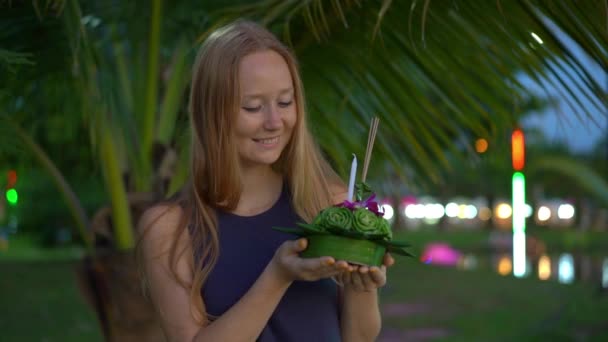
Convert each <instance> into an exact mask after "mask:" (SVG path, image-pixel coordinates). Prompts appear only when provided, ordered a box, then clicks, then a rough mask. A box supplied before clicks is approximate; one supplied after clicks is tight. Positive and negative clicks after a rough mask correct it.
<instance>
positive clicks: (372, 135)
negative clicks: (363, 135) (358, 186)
mask: <svg viewBox="0 0 608 342" xmlns="http://www.w3.org/2000/svg"><path fill="white" fill-rule="evenodd" d="M379 123H380V119H378V117H374V118H372V124H371V127H370V129H369V134H368V136H367V148H366V149H365V160H364V161H363V174H362V176H361V181H362V182H365V179H366V178H367V169H368V167H369V162H370V160H371V159H372V150H373V149H374V141H375V140H376V133H377V132H378V124H379Z"/></svg>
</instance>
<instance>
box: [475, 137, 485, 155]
mask: <svg viewBox="0 0 608 342" xmlns="http://www.w3.org/2000/svg"><path fill="white" fill-rule="evenodd" d="M487 150H488V141H487V140H486V139H484V138H480V139H477V140H476V141H475V151H477V153H484V152H485V151H487Z"/></svg>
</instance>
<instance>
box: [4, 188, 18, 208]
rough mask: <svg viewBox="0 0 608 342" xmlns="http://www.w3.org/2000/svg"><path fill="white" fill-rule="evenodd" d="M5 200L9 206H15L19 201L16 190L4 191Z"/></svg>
mask: <svg viewBox="0 0 608 342" xmlns="http://www.w3.org/2000/svg"><path fill="white" fill-rule="evenodd" d="M6 200H7V201H8V203H9V204H11V205H16V204H17V201H19V194H17V190H15V189H9V190H6Z"/></svg>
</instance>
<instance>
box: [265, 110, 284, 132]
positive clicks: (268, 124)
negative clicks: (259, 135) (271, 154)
mask: <svg viewBox="0 0 608 342" xmlns="http://www.w3.org/2000/svg"><path fill="white" fill-rule="evenodd" d="M266 108H267V110H266V113H265V114H266V115H265V116H264V128H265V129H267V130H271V131H272V130H277V129H280V128H281V127H282V126H283V120H282V119H281V113H280V112H279V108H277V107H276V105H273V106H268V107H266Z"/></svg>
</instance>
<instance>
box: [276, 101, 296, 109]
mask: <svg viewBox="0 0 608 342" xmlns="http://www.w3.org/2000/svg"><path fill="white" fill-rule="evenodd" d="M292 103H293V100H292V101H285V102H279V107H281V108H286V107H289V106H291V104H292Z"/></svg>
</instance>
